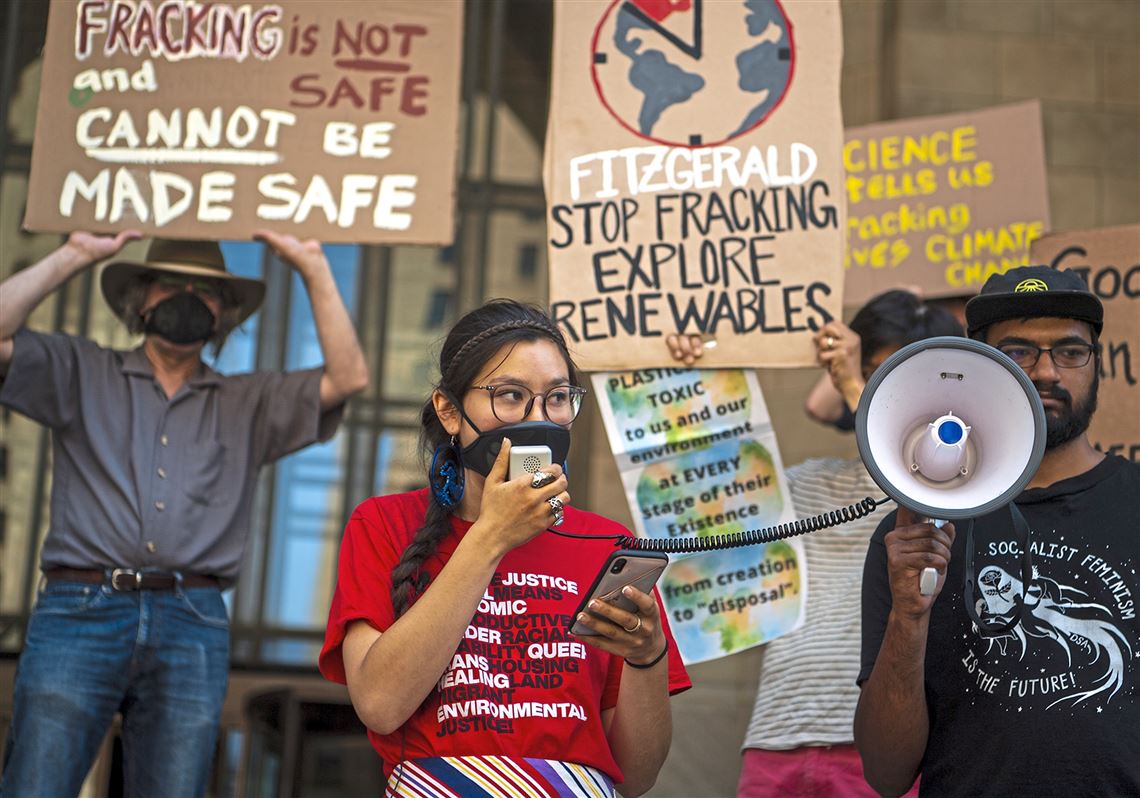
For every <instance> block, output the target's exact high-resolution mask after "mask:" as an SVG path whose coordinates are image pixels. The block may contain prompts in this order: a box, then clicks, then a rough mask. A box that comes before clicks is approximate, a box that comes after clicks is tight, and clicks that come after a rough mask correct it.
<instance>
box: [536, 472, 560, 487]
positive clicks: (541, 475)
mask: <svg viewBox="0 0 1140 798" xmlns="http://www.w3.org/2000/svg"><path fill="white" fill-rule="evenodd" d="M553 481H554V474H551V473H549V472H546V471H535V472H534V476H533V477H531V479H530V486H531V487H532V488H544V487H546V486H547V485H549V484H550V483H551V482H553Z"/></svg>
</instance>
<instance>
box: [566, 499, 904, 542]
mask: <svg viewBox="0 0 1140 798" xmlns="http://www.w3.org/2000/svg"><path fill="white" fill-rule="evenodd" d="M889 501H890V499H889V498H887V497H886V496H884V497H883V498H881V499H879V500H878V501H875V500H874V499H872V498H871V497H870V496H868V497H866V498H865V499H862V500H860V501H858V502H856V503H855V504H849V505H847V506H846V507H840V508H839V509H838V510H832V511H831V512H827V513H821V514H820V515H813V516H811V517H810V518H801V519H800V520H798V521H792V522H791V523H787V524H777V525H776V526H768V527H764V528H763V529H748V530H745V531H744V532H737V533H735V534H732V535H710V536H708V537H703V538H699V537H688V538H669V539H663V538H636V537H632V536H630V535H614V536H613V539H614V541H615V545H616V546H618V547H619V548H624V549H641V550H642V551H662V552H665V553H666V554H690V553H693V552H698V551H717V550H721V549H735V548H738V547H740V546H756V545H759V544H762V543H772V542H773V541H777V540H786V539H788V538H794V537H796V536H797V535H805V534H807V533H808V532H818V531H819V530H821V529H828V528H830V527H833V526H839V525H840V524H846V523H848V522H850V521H858V520H859V519H860V518H866V517H867V516H868V515H870V514H871V513H873V512H874V511H875V508H876V507H878V506H879V505H880V504H886V503H887V502H889ZM548 531H550V532H553V533H554V534H556V535H559V536H561V537H567V538H587V537H590V538H594V539H596V536H594V535H575V534H573V533H572V532H560V531H559V530H557V529H550V530H548Z"/></svg>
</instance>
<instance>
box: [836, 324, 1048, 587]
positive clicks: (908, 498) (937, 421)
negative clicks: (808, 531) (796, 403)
mask: <svg viewBox="0 0 1140 798" xmlns="http://www.w3.org/2000/svg"><path fill="white" fill-rule="evenodd" d="M855 440H856V443H857V444H858V446H859V456H860V457H861V458H862V459H863V464H864V465H865V466H866V468H867V471H868V472H869V473H870V474H871V478H872V479H874V480H875V483H876V484H877V485H878V486H879V487H880V488H882V489H883V491H884V492H886V494H887V495H888V496H890V497H891V498H892V499H894V500H895V501H896V502H897V503H898V504H900V505H902V506H903V507H907V508H909V509H910V510H913V511H914V512H916V513H918V514H919V515H923V516H926V517H927V518H932V519H943V520H958V519H972V518H975V517H977V516H981V515H985V514H987V513H990V512H992V511H994V510H996V509H998V508H1000V507H1003V506H1005V505H1011V503H1012V501H1013V499H1014V498H1015V497H1016V496H1017V495H1018V494H1019V493H1021V491H1022V490H1024V489H1025V486H1026V485H1028V484H1029V481H1030V480H1031V479H1032V478H1033V475H1034V474H1035V473H1036V472H1037V469H1038V467H1039V466H1040V465H1041V458H1042V456H1043V455H1044V453H1045V409H1044V407H1043V406H1042V404H1041V397H1040V395H1039V394H1038V393H1037V389H1036V388H1035V387H1034V385H1033V382H1032V381H1031V380H1030V379H1029V376H1028V375H1027V374H1026V373H1025V371H1024V370H1022V369H1021V367H1020V366H1018V365H1017V364H1016V363H1014V362H1013V361H1012V360H1010V359H1009V358H1008V357H1006V356H1005V355H1004V354H1003V353H1001V352H1000V351H998V350H997V349H994V348H993V347H992V346H989V345H988V344H983V343H981V342H980V341H973V340H970V339H968V338H955V337H938V338H927V339H926V340H923V341H918V342H917V343H913V344H910V345H909V346H905V347H903V348H902V349H900V350H899V351H897V352H895V353H894V354H893V355H891V356H890V357H888V358H887V359H886V360H885V361H884V362H883V364H882V365H881V366H879V368H878V369H876V371H875V373H874V374H872V375H871V378H870V379H869V380H868V381H867V386H866V388H864V390H863V394H862V396H861V397H860V399H859V409H858V412H857V413H856V416H855ZM1011 512H1012V513H1013V516H1014V524H1015V526H1019V527H1023V528H1024V530H1025V532H1026V533H1027V532H1028V527H1027V526H1025V525H1024V519H1021V518H1020V513H1019V512H1018V511H1017V510H1016V507H1013V506H1012V505H1011ZM969 543H972V541H970V540H969V538H968V545H969ZM1025 543H1026V545H1025V546H1024V550H1025V552H1026V553H1027V554H1028V550H1029V546H1028V541H1025ZM972 555H973V553H972V551H969V552H968V553H967V556H968V557H970V558H971V561H972ZM1026 562H1027V561H1026ZM1023 565H1024V563H1023ZM1025 567H1028V566H1027V565H1026V566H1025ZM928 570H933V569H928ZM1023 570H1024V567H1023ZM971 571H972V568H968V570H967V574H968V577H967V579H968V581H969V576H970V572H971ZM923 576H924V579H923V582H924V584H926V585H927V587H928V588H929V590H927V589H925V588H924V590H923V592H927V593H929V592H933V583H932V581H931V577H935V576H936V575H935V574H925V573H924V575H923ZM1026 584H1028V582H1026ZM971 592H972V591H971ZM968 603H969V602H968Z"/></svg>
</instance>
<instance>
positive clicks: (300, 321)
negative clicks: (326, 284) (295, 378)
mask: <svg viewBox="0 0 1140 798" xmlns="http://www.w3.org/2000/svg"><path fill="white" fill-rule="evenodd" d="M324 251H325V256H326V257H327V258H328V259H329V265H330V266H332V273H333V279H334V280H335V281H336V287H337V289H338V290H339V291H340V295H341V298H342V299H344V304H345V305H346V306H347V307H348V309H349V312H350V313H354V309H355V307H356V275H357V271H358V269H359V267H360V247H358V246H357V245H355V244H325V245H324ZM289 304H290V308H289V350H288V353H287V354H286V357H285V368H287V369H289V370H291V371H292V370H294V369H307V368H312V367H314V366H319V365H320V364H321V363H323V362H324V357H323V356H322V355H321V345H320V341H319V340H318V339H317V326H316V324H315V323H314V322H313V308H312V306H311V305H310V304H309V295H308V294H307V293H306V292H305V284H304V283H303V282H302V281H301V277H300V275H298V274H294V275H293V294H292V301H291V302H290V303H289ZM354 318H355V314H354Z"/></svg>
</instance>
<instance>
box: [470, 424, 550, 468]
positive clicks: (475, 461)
mask: <svg viewBox="0 0 1140 798" xmlns="http://www.w3.org/2000/svg"><path fill="white" fill-rule="evenodd" d="M463 417H464V419H466V420H467V423H468V424H470V425H471V429H473V430H475V431H476V432H478V433H479V437H477V438H476V439H475V440H473V441H472V442H471V443H470V444H468V445H467V446H464V447H463V465H464V466H465V467H466V468H470V469H471V470H472V471H474V472H475V473H477V474H482V475H483V476H487V475H488V474H490V473H491V466H493V465H494V464H495V458H496V457H498V456H499V451H500V450H501V449H502V448H503V438H510V439H511V446H548V447H550V460H551V462H553V463H558V464H560V465H563V466H564V464H565V463H566V457H567V455H569V454H570V430H568V429H566V428H565V427H560V426H559V425H557V424H554V423H552V422H550V421H523V422H521V423H519V424H506V425H504V426H502V427H496V428H495V429H493V430H488V431H487V432H483V431H481V430H480V429H479V428H478V427H476V426H475V425H474V424H471V419H469V418H467V414H466V413H464V414H463Z"/></svg>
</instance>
